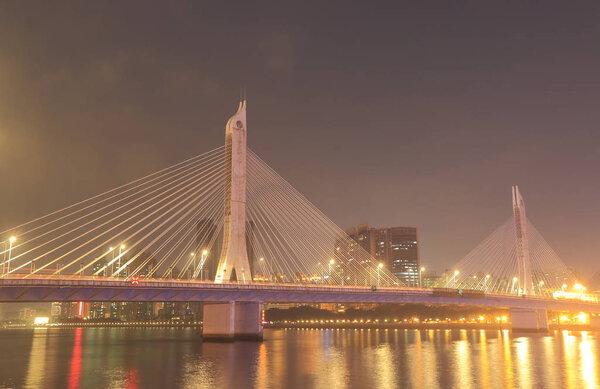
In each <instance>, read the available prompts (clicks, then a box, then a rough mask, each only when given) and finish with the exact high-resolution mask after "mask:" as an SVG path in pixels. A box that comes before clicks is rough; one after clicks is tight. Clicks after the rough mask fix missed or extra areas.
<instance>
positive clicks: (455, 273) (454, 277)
mask: <svg viewBox="0 0 600 389" xmlns="http://www.w3.org/2000/svg"><path fill="white" fill-rule="evenodd" d="M459 274H460V271H458V270H454V275H453V277H452V279H453V280H454V286H456V276H457V275H459Z"/></svg>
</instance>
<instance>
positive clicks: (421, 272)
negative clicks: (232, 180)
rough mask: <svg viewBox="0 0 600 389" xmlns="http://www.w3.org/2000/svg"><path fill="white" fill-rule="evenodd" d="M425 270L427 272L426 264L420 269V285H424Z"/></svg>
mask: <svg viewBox="0 0 600 389" xmlns="http://www.w3.org/2000/svg"><path fill="white" fill-rule="evenodd" d="M423 272H425V266H421V268H420V269H419V287H421V288H422V287H423Z"/></svg>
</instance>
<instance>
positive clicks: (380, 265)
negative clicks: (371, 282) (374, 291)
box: [377, 263, 383, 286]
mask: <svg viewBox="0 0 600 389" xmlns="http://www.w3.org/2000/svg"><path fill="white" fill-rule="evenodd" d="M382 268H383V263H380V264H379V265H377V286H379V279H380V274H379V273H380V272H381V269H382Z"/></svg>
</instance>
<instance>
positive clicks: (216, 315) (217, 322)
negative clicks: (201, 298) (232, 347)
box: [202, 301, 235, 342]
mask: <svg viewBox="0 0 600 389" xmlns="http://www.w3.org/2000/svg"><path fill="white" fill-rule="evenodd" d="M234 333H235V302H234V301H230V302H226V303H217V304H204V308H203V313H202V338H203V340H204V341H205V342H207V341H213V342H233V336H234Z"/></svg>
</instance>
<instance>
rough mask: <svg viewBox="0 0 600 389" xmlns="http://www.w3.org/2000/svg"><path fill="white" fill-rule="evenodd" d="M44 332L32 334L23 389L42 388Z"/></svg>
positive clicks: (44, 359)
mask: <svg viewBox="0 0 600 389" xmlns="http://www.w3.org/2000/svg"><path fill="white" fill-rule="evenodd" d="M45 335H46V330H45V329H36V330H35V331H34V333H33V342H31V350H30V351H29V365H28V366H27V378H26V381H25V388H31V389H36V388H40V387H42V384H43V380H44V371H45V364H46V341H47V338H46V336H45Z"/></svg>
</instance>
